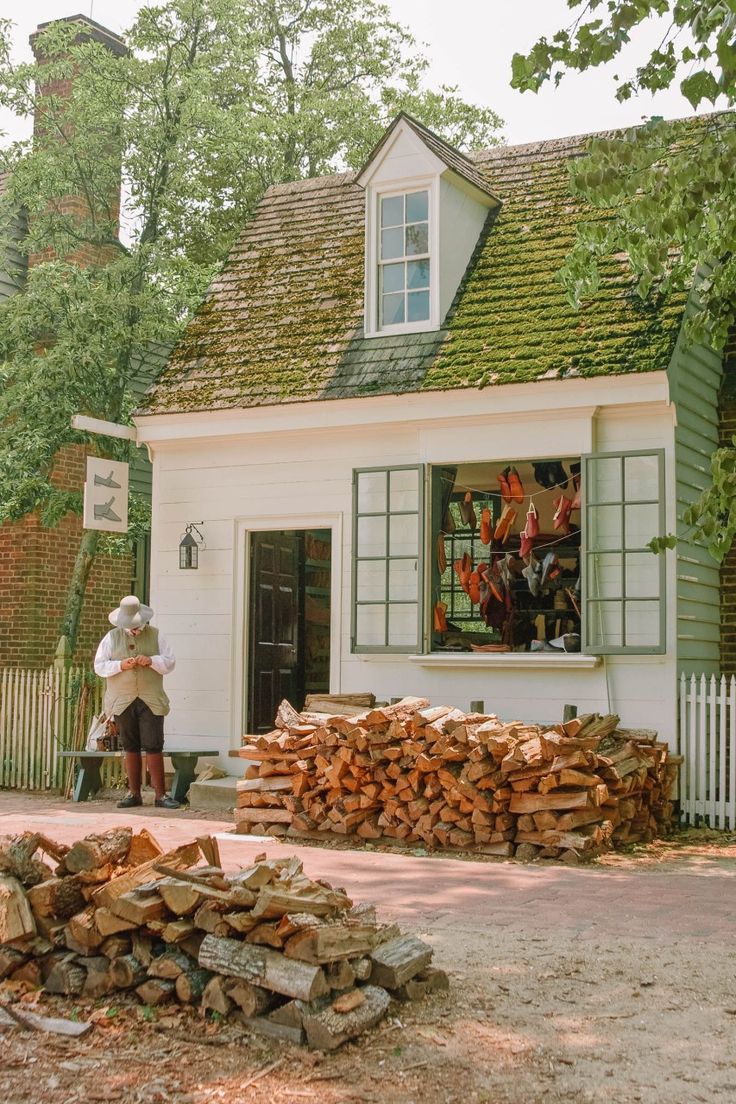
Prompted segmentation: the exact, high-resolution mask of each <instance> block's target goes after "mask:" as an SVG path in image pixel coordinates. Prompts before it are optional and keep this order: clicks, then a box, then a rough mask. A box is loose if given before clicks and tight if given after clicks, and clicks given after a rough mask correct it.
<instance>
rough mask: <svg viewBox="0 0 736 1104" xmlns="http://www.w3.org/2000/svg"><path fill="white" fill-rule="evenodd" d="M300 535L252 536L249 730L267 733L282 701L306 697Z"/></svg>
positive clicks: (254, 534)
mask: <svg viewBox="0 0 736 1104" xmlns="http://www.w3.org/2000/svg"><path fill="white" fill-rule="evenodd" d="M300 547H301V534H300V533H296V532H285V533H253V534H251V579H250V595H251V602H250V608H251V617H250V626H249V628H250V633H249V641H250V647H249V656H250V664H249V667H250V670H249V679H248V683H249V694H248V731H249V732H269V731H270V730H271V729H272V728H273V724H274V718H275V716H276V710H277V709H278V706H279V702H280V701H281V700H282V699H283V698H288V699H289V700H290V701H292V702H294V704H295V705H296V706H297V707H299V706H300V705H301V702H300V701H299V700H298V699H299V698H300V697H301V696H302V695H303V688H302V681H303V677H302V663H301V655H300V648H299V621H300V615H301V608H300V607H301V587H300V583H299V579H300Z"/></svg>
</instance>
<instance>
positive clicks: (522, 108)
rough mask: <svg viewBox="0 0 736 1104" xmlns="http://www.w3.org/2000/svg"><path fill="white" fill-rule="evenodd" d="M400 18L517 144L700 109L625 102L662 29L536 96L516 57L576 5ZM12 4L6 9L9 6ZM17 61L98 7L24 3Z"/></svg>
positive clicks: (109, 12)
mask: <svg viewBox="0 0 736 1104" xmlns="http://www.w3.org/2000/svg"><path fill="white" fill-rule="evenodd" d="M387 3H388V6H389V7H390V9H391V11H392V13H393V15H394V17H395V18H396V20H397V21H399V22H402V23H404V24H406V25H407V26H409V28H410V29H411V31H412V32H413V34H414V36H415V37H416V38H417V40H418V41H419V42H421V43H423V44H424V49H425V53H426V54H427V56H428V57H429V58H430V60H431V65H432V68H431V79H432V81H433V82H436V83H438V84H439V83H445V84H456V85H458V86H459V88H460V91H461V93H462V94H463V96H464V97H465V98H466V99H468V100H471V101H473V102H475V103H478V104H484V105H487V106H489V107H492V108H493V109H494V110H495V111H496V112H497V113H498V114H499V115H500V116H501V117H502V118H503V119H504V121H505V124H506V126H505V130H504V133H505V135H506V138H507V140H508V141H509V142H510V143H516V142H531V141H535V140H537V139H542V138H558V137H564V136H565V135H568V134H581V133H585V132H586V131H590V130H604V129H608V128H609V127H615V126H628V125H633V124H636V123H638V122H640V121H641V120H642V119H643V118H644V117H646V116H648V115H663V116H665V117H666V118H678V117H680V116H683V115H691V114H692V109H691V107H690V105H689V104H688V103H687V101H686V100H684V99H683V98H682V97H681V96H680V95H679V94H678V93H677V92H674V91H667V92H662V93H660V94H659V95H658V96H656V97H654V98H653V97H650V96H647V97H642V98H640V99H638V100H634V101H629V102H628V103H626V104H617V103H616V101H615V99H614V97H613V92H612V81H611V79H610V76H611V74H612V73H613V72H619V73H620V74H622V75H623V74H628V73H629V72H630V71H631V70H632V69H633V68H634V66H635V65H636V62H637V60H639V59H643V58H644V57H646V56H647V54H648V53H649V51H650V50H651V48H652V46H654V45H657V44H658V42H659V40H660V39H661V37H662V28H661V26H659V25H655V26H652V27H651V28H650V29H649V30H648V31H647V32H646V34H642V33H641V32H637V34H638V35H641V37H640V38H639V39H638V40H637V42H636V43H635V45H634V46H633V47H632V48H631V49H630V50H629V52H628V53H627V54H626V55H625V59H624V61H625V63H624V61H622V60H620V59H619V61H618V62H617V63H616V64H615V65H614V66H611V67H608V70H603V69H599V70H596V71H595V72H594V73H592V74H586V75H584V76H580V75H573V76H570V77H567V78H566V79H565V80H563V82H562V84H561V85H560V86H559V88H557V89H554V88H547V89H546V90H545V91H544V92H543V93H541V94H539V95H537V96H534V95H533V94H531V93H529V92H527V93H525V94H524V95H521V94H520V93H518V92H514V91H512V89H511V88H510V87H509V80H510V73H511V58H512V56H513V54H514V53H516V52H517V51H519V52H520V51H527V50H528V49H529V48H530V47H531V46H532V45H533V43H534V42H535V41H536V39H537V38H538V37H539V36H540V35H542V34H547V35H550V34H552V33H553V32H554V31H555V30H558V29H559V28H560V27H563V26H565V25H566V24H567V23H568V22H569V17H570V13H569V11H568V8H567V3H566V0H387ZM2 6H3V7H4V6H5V5H4V4H3V5H2ZM91 6H92V12H91V14H92V17H93V18H94V19H95V20H96V21H97V22H98V23H102V24H103V25H104V26H106V27H109V28H110V30H112V31H116V32H118V33H119V32H121V31H122V30H124V29H125V27H126V26H127V25H128V24H129V23H130V22H131V21H132V19H133V16H134V15H135V12H136V11H137V10H138V9H139V8H141V7H142V6H143V0H92V5H91ZM13 7H14V8H15V10H14V12H13V20H14V22H15V23H16V42H17V46H16V51H17V56H19V57H20V56H22V54H24V53H26V52H27V51H28V35H29V34H30V33H31V31H33V30H34V29H35V28H36V26H37V25H38V24H39V23H42V22H44V21H46V20H49V19H55V18H60V17H62V16H65V15H72V14H76V13H77V12H82V13H83V14H85V15H89V14H90V0H24V2H23V4H22V5H21V4H20V3H16V4H13ZM0 130H4V131H6V132H7V133H8V134H10V135H11V136H12V137H16V136H19V134H20V133H21V132H20V131H19V129H18V124H17V123H16V122H15V121H14V120H12V119H11V118H9V117H8V116H7V115H0Z"/></svg>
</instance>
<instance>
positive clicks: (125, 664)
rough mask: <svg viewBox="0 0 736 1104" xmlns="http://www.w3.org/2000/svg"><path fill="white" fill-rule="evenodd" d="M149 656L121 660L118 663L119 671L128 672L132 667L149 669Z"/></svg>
mask: <svg viewBox="0 0 736 1104" xmlns="http://www.w3.org/2000/svg"><path fill="white" fill-rule="evenodd" d="M150 666H151V657H150V656H144V655H141V656H129V657H128V659H123V660H122V661H121V663H120V670H121V671H130V669H131V668H132V667H150Z"/></svg>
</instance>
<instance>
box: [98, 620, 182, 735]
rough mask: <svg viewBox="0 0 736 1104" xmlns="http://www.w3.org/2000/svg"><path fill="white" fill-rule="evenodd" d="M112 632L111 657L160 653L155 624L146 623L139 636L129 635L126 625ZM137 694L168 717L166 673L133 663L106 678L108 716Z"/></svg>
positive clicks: (149, 705) (124, 657) (132, 699)
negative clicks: (165, 689) (125, 629)
mask: <svg viewBox="0 0 736 1104" xmlns="http://www.w3.org/2000/svg"><path fill="white" fill-rule="evenodd" d="M111 636H112V654H111V656H110V658H111V659H121V660H122V659H128V658H129V657H131V656H139V655H145V656H154V655H158V629H154V627H153V625H146V627H145V628H144V630H143V632H141V633H140V634H139V635H138V636H128V635H127V634H126V633H125V632H124V631H123V629H113V630H112V633H111ZM136 698H141V700H142V701H144V702H145V703H146V705H147V706H148V708H149V709H150V710H151V712H152V713H154V714H155V715H156V716H157V717H165V716H166V714H167V713H168V712H169V699H168V698H167V697H166V694H165V693H164V680H163V676H162V675H159V673H158V671H154V669H153V667H131V668H130V670H129V671H121V672H120V674H119V675H111V676H110V678H109V679H108V680H107V685H106V687H105V712H106V713H107V715H108V717H111V716H112V717H117V716H119V714H120V713H122V712H123V710H124V709H127V708H128V706H129V705H130V704H131V702H133V701H135V699H136Z"/></svg>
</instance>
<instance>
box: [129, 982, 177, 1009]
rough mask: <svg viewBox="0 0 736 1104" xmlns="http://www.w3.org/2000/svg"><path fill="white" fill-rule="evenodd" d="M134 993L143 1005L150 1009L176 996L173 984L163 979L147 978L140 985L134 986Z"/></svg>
mask: <svg viewBox="0 0 736 1104" xmlns="http://www.w3.org/2000/svg"><path fill="white" fill-rule="evenodd" d="M135 991H136V993H137V994H138V996H139V997H140V999H141V1000H142V1001H143V1003H144V1004H148V1005H150V1006H152V1007H155V1006H156V1005H157V1004H163V1003H164V1001H168V1000H173V999H174V996H175V995H176V994H175V985H174V982H173V981H167V980H165V979H164V978H148V979H147V980H146V981H144V982H143V983H142V984H141V985H136V988H135Z"/></svg>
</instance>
